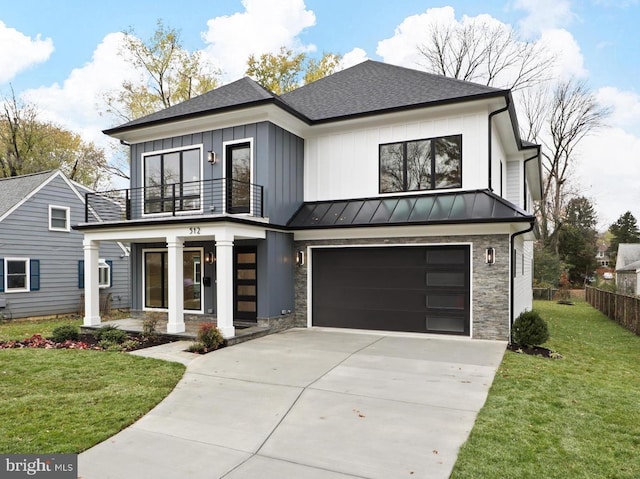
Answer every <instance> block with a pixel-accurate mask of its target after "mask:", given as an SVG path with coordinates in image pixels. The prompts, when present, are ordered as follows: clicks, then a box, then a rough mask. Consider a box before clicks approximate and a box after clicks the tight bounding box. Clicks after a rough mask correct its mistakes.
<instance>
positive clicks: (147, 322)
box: [142, 315, 160, 342]
mask: <svg viewBox="0 0 640 479" xmlns="http://www.w3.org/2000/svg"><path fill="white" fill-rule="evenodd" d="M159 320H160V317H159V316H157V315H150V316H147V317H146V318H144V320H143V321H142V341H143V342H147V341H148V342H152V341H155V340H156V338H157V337H158V333H157V331H156V327H157V326H158V321H159Z"/></svg>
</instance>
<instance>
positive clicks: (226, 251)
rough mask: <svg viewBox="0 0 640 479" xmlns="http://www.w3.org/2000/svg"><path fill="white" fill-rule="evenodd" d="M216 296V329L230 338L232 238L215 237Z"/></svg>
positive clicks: (233, 333)
mask: <svg viewBox="0 0 640 479" xmlns="http://www.w3.org/2000/svg"><path fill="white" fill-rule="evenodd" d="M216 294H217V296H218V298H217V303H218V304H217V307H216V309H217V311H216V314H217V318H218V319H217V321H218V329H219V330H220V332H221V333H222V336H224V337H225V338H232V337H233V336H235V334H236V331H235V328H234V327H233V238H232V237H231V238H218V237H216Z"/></svg>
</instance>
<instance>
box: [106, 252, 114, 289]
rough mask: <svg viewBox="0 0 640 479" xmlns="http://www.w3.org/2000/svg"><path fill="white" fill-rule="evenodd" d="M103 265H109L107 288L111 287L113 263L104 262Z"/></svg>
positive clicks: (109, 261)
mask: <svg viewBox="0 0 640 479" xmlns="http://www.w3.org/2000/svg"><path fill="white" fill-rule="evenodd" d="M105 263H107V264H108V265H109V287H111V286H113V261H111V260H110V259H108V260H106V261H105Z"/></svg>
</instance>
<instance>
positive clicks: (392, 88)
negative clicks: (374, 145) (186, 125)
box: [104, 60, 509, 135]
mask: <svg viewBox="0 0 640 479" xmlns="http://www.w3.org/2000/svg"><path fill="white" fill-rule="evenodd" d="M508 95H509V91H508V90H501V89H498V88H493V87H488V86H484V85H479V84H476V83H470V82H466V81H462V80H457V79H454V78H448V77H444V76H440V75H433V74H430V73H425V72H422V71H417V70H412V69H409V68H404V67H399V66H395V65H389V64H386V63H381V62H377V61H373V60H367V61H365V62H362V63H359V64H357V65H355V66H353V67H350V68H347V69H345V70H342V71H339V72H337V73H334V74H332V75H329V76H326V77H324V78H322V79H320V80H317V81H315V82H312V83H309V84H307V85H304V86H302V87H300V88H297V89H295V90H293V91H291V92H289V93H285V94H284V95H282V96H278V95H275V94H274V93H272V92H270V91H268V90H266V89H265V88H263V87H262V86H260V85H259V84H258V83H257V82H255V81H254V80H252V79H250V78H248V77H245V78H242V79H240V80H237V81H235V82H233V83H229V84H227V85H223V86H221V87H219V88H216V89H215V90H211V91H209V92H207V93H204V94H202V95H200V96H197V97H195V98H192V99H191V100H187V101H185V102H183V103H180V104H178V105H174V106H172V107H169V108H166V109H164V110H160V111H158V112H156V113H152V114H150V115H147V116H144V117H142V118H138V119H136V120H133V121H130V122H128V123H125V124H123V125H120V126H117V127H115V128H111V129H107V130H104V133H106V134H108V135H112V134H117V133H121V132H125V131H128V130H134V129H136V128H139V127H143V126H151V125H153V124H161V123H166V122H169V121H175V120H179V119H187V118H193V117H198V116H203V115H209V114H216V113H222V112H225V111H229V110H234V109H240V108H247V107H251V106H257V105H260V104H268V103H271V104H274V105H277V106H278V107H280V108H282V109H284V110H286V111H288V112H289V113H291V114H292V115H294V116H296V117H298V118H299V119H301V120H302V121H304V122H306V123H308V124H313V123H319V122H326V121H332V120H337V119H344V118H349V117H357V116H364V115H372V114H379V113H383V112H391V111H397V110H405V109H411V108H418V107H424V106H434V105H438V104H446V103H453V102H460V101H466V100H475V99H480V98H489V97H499V96H508Z"/></svg>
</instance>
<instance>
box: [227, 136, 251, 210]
mask: <svg viewBox="0 0 640 479" xmlns="http://www.w3.org/2000/svg"><path fill="white" fill-rule="evenodd" d="M225 159H226V165H225V168H226V175H227V211H228V212H229V213H249V212H250V211H251V143H249V142H243V143H234V144H230V145H227V147H226V151H225Z"/></svg>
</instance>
